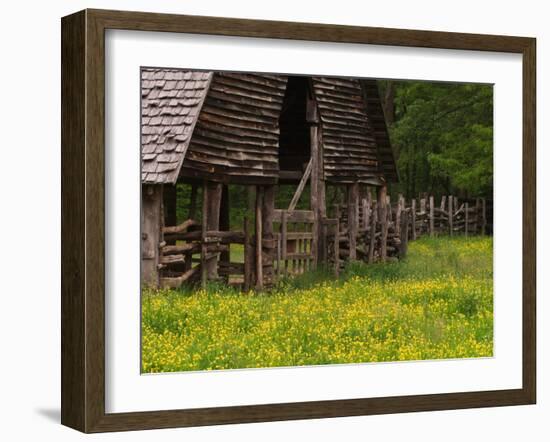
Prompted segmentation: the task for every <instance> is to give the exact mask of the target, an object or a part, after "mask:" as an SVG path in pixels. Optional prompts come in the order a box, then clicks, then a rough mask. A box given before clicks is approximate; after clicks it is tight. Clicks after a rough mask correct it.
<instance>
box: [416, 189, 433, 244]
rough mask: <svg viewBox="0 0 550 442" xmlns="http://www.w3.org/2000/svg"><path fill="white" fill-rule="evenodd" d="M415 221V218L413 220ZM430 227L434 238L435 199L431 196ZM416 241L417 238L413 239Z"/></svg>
mask: <svg viewBox="0 0 550 442" xmlns="http://www.w3.org/2000/svg"><path fill="white" fill-rule="evenodd" d="M413 219H414V218H413ZM429 226H430V236H434V197H433V195H430V219H429ZM413 239H416V238H413Z"/></svg>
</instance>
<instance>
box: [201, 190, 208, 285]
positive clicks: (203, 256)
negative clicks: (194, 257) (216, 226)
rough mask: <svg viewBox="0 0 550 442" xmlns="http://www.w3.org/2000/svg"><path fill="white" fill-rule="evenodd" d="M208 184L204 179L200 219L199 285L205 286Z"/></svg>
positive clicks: (206, 274)
mask: <svg viewBox="0 0 550 442" xmlns="http://www.w3.org/2000/svg"><path fill="white" fill-rule="evenodd" d="M207 223H208V186H207V185H206V181H205V182H204V183H203V185H202V220H201V264H200V269H201V286H202V288H203V289H204V288H206V281H207V280H208V273H207V269H206V254H207V249H206V232H207V231H208V224H207Z"/></svg>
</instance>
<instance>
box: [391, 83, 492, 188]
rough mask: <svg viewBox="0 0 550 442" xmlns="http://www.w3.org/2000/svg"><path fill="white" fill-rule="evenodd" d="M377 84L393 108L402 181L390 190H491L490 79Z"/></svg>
mask: <svg viewBox="0 0 550 442" xmlns="http://www.w3.org/2000/svg"><path fill="white" fill-rule="evenodd" d="M390 88H391V89H393V92H392V93H391V94H388V93H387V91H388V90H389V89H390ZM381 89H382V92H383V93H382V96H383V97H385V103H384V107H385V109H386V110H387V109H393V110H394V115H392V116H391V117H390V118H389V120H390V121H392V120H393V122H391V123H390V124H389V130H390V137H391V140H392V144H393V145H394V150H395V152H396V153H397V156H398V158H397V165H398V169H399V174H400V178H401V182H400V183H399V184H398V185H397V186H394V189H392V190H393V191H395V190H397V191H398V192H402V193H404V194H406V195H407V197H409V198H410V197H414V196H416V195H417V194H418V193H420V192H430V193H433V194H435V195H442V194H451V193H452V194H456V195H459V196H463V197H473V196H485V197H490V196H491V194H492V189H493V87H492V86H491V85H482V84H459V83H442V82H439V83H435V82H423V81H399V82H387V81H386V82H381ZM388 97H389V98H388ZM388 99H391V100H393V103H388V102H387V101H388Z"/></svg>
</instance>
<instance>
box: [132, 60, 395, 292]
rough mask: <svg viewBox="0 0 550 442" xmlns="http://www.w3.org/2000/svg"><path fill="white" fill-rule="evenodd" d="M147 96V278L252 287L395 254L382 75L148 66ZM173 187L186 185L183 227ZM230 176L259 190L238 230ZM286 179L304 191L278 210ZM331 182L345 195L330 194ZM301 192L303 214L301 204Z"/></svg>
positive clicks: (391, 161) (143, 80)
mask: <svg viewBox="0 0 550 442" xmlns="http://www.w3.org/2000/svg"><path fill="white" fill-rule="evenodd" d="M141 94H142V101H141V103H142V109H141V116H142V121H141V131H142V136H141V141H142V146H141V149H142V169H141V170H142V171H141V181H142V279H143V281H144V283H146V284H149V285H152V286H165V287H179V286H181V285H182V284H183V283H186V282H198V281H202V283H203V284H204V283H206V281H208V280H224V279H225V280H226V281H233V282H235V281H236V283H238V284H241V285H242V286H243V288H244V289H247V290H248V289H250V288H253V287H256V288H262V287H264V286H269V285H271V284H272V283H273V282H274V281H275V280H276V279H277V278H278V277H281V276H284V275H288V274H296V273H302V272H304V271H307V270H309V269H314V268H316V267H317V266H318V265H319V264H323V265H327V266H332V267H333V268H334V269H335V271H336V272H338V271H339V269H340V266H341V264H342V262H343V261H345V260H347V259H351V260H354V259H364V260H366V261H373V260H376V259H382V260H383V259H386V258H387V256H389V255H390V254H391V253H392V250H393V251H396V250H398V249H399V245H400V244H401V238H400V236H399V230H400V225H399V222H395V221H394V222H393V223H392V220H391V219H390V218H391V210H390V211H387V210H386V205H387V196H386V184H387V183H388V182H391V181H396V180H397V179H398V176H397V170H396V165H395V161H394V157H393V153H392V149H391V145H390V141H389V137H388V132H387V128H386V123H385V119H384V114H383V110H382V105H381V102H380V97H379V93H378V87H377V83H376V81H374V80H362V79H361V80H359V79H351V78H331V77H309V76H284V75H270V74H244V73H223V72H202V71H201V72H199V71H186V70H179V69H156V68H143V69H142V71H141ZM176 184H184V185H188V186H191V198H190V202H189V208H188V217H187V219H185V220H183V221H182V220H180V221H181V222H179V223H178V222H176V219H175V207H176V198H177V192H176V187H175V186H176ZM229 185H242V186H243V189H245V191H247V192H249V193H252V194H253V195H254V197H253V201H252V207H251V208H250V209H251V211H250V214H251V216H248V217H245V219H244V221H243V226H242V228H240V229H237V230H231V229H230V226H229V221H228V220H229V211H230V210H231V208H230V201H228V191H227V189H228V186H229ZM279 185H293V186H295V188H296V190H295V193H294V197H293V198H292V201H291V202H290V204H289V205H288V206H287V207H275V206H276V204H275V201H276V198H275V195H276V192H277V187H278V186H279ZM329 186H333V187H336V188H338V189H341V192H340V195H342V196H345V197H342V198H341V199H340V200H337V201H336V202H335V201H327V188H328V187H329ZM306 187H308V189H309V192H307V193H308V194H309V197H310V204H309V209H308V210H296V205H297V202H298V200H299V199H300V197H301V196H302V192H303V191H304V189H305V188H306ZM371 190H376V195H375V196H374V197H373V196H371ZM199 192H200V195H201V197H202V198H201V199H202V202H201V201H197V199H199V198H198V197H197V195H198V194H199ZM199 204H202V206H200V208H197V205H199ZM327 205H329V206H330V207H327ZM199 212H200V217H199ZM388 213H390V215H388ZM198 218H200V219H198ZM392 241H393V242H392ZM232 244H242V245H244V262H231V255H230V253H229V250H230V247H231V245H232Z"/></svg>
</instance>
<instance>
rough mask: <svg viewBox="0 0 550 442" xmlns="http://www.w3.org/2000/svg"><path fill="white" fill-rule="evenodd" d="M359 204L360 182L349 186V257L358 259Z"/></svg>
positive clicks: (353, 259) (352, 259)
mask: <svg viewBox="0 0 550 442" xmlns="http://www.w3.org/2000/svg"><path fill="white" fill-rule="evenodd" d="M358 204H359V183H353V184H351V185H349V186H348V238H349V240H348V241H349V259H350V261H355V260H356V259H357V231H358V229H357V226H358V219H357V212H358Z"/></svg>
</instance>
